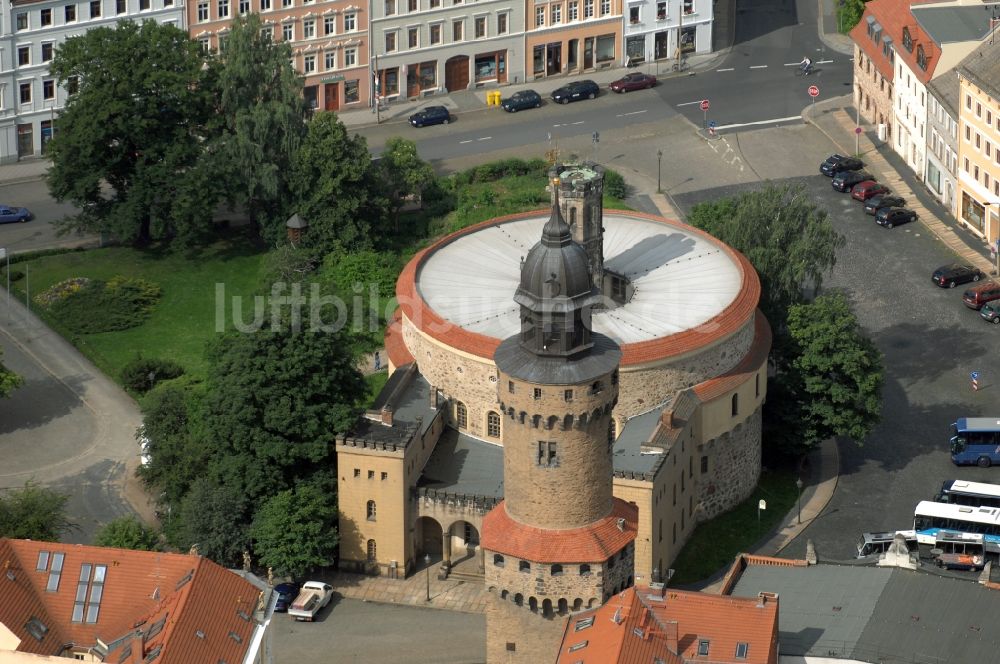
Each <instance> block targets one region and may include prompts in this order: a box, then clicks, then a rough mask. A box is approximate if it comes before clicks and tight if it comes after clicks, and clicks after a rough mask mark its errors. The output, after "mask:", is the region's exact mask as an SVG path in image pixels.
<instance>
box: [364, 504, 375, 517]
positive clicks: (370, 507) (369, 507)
mask: <svg viewBox="0 0 1000 664" xmlns="http://www.w3.org/2000/svg"><path fill="white" fill-rule="evenodd" d="M365 513H366V514H367V515H368V520H369V521H374V520H375V516H376V510H375V501H374V500H369V501H368V503H367V504H366V505H365Z"/></svg>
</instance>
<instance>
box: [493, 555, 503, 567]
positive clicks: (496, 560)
mask: <svg viewBox="0 0 1000 664" xmlns="http://www.w3.org/2000/svg"><path fill="white" fill-rule="evenodd" d="M503 563H504V559H503V556H501V555H500V554H499V553H494V554H493V566H494V567H503Z"/></svg>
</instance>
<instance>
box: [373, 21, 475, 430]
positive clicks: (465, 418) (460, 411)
mask: <svg viewBox="0 0 1000 664" xmlns="http://www.w3.org/2000/svg"><path fill="white" fill-rule="evenodd" d="M387 36H388V35H387ZM455 422H456V423H457V424H458V428H459V429H466V428H468V426H469V411H468V410H466V408H465V404H464V403H462V402H461V401H459V402H458V403H457V404H455Z"/></svg>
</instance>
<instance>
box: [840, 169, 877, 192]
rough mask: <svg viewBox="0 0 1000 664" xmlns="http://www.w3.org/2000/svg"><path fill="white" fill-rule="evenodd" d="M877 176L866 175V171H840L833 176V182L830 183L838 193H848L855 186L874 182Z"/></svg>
mask: <svg viewBox="0 0 1000 664" xmlns="http://www.w3.org/2000/svg"><path fill="white" fill-rule="evenodd" d="M874 179H875V176H874V175H872V174H871V173H866V172H865V171H840V172H839V173H837V174H836V175H834V176H833V181H832V182H830V186H832V187H833V188H834V189H836V190H837V191H842V192H845V193H846V192H848V191H850V190H851V188H852V187H854V185H856V184H858V183H859V182H864V181H865V180H874Z"/></svg>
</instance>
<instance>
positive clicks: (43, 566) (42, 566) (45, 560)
mask: <svg viewBox="0 0 1000 664" xmlns="http://www.w3.org/2000/svg"><path fill="white" fill-rule="evenodd" d="M48 568H49V552H48V551H39V552H38V562H36V563H35V571H36V572H44V571H45V570H47V569H48Z"/></svg>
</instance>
